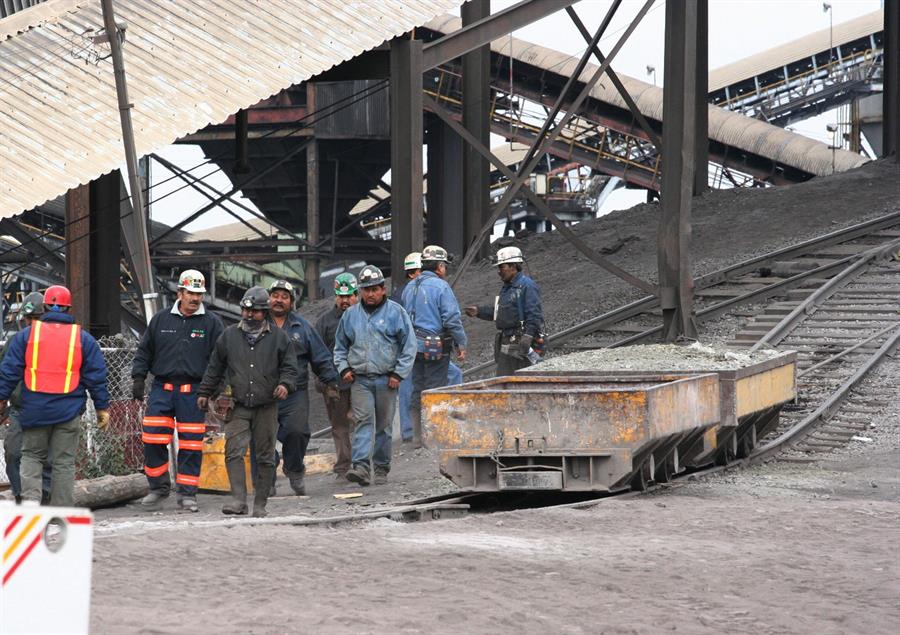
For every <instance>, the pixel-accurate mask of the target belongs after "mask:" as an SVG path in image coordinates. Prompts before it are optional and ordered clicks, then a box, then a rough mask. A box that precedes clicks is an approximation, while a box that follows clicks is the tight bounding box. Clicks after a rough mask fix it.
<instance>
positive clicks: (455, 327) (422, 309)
mask: <svg viewBox="0 0 900 635" xmlns="http://www.w3.org/2000/svg"><path fill="white" fill-rule="evenodd" d="M403 308H405V309H406V312H407V313H409V317H410V319H411V320H412V322H413V328H414V329H415V330H416V332H417V333H420V332H424V333H425V334H426V335H441V334H443V333H445V332H447V333H449V334H450V335H451V336H452V337H453V341H454V342H455V343H456V346H457V347H458V348H461V349H465V348H466V344H467V339H466V331H465V330H464V329H463V325H462V316H461V315H460V311H459V302H457V301H456V296H455V295H453V289H451V288H450V285H449V284H447V283H446V282H444V281H443V280H441V279H440V278H439V277H438V276H437V275H436V274H435V273H434V272H431V271H423V272H422V274H421V275H420V276H419V277H418V278H416V279H415V280H412V281H410V282H409V284H407V285H406V288H404V289H403Z"/></svg>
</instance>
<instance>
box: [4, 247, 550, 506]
mask: <svg viewBox="0 0 900 635" xmlns="http://www.w3.org/2000/svg"><path fill="white" fill-rule="evenodd" d="M450 260H451V259H450V256H449V254H448V253H447V251H446V250H445V249H443V248H442V247H440V246H437V245H431V246H428V247H425V248H424V249H423V250H422V252H414V253H411V254H409V255H408V256H407V257H406V259H405V261H404V273H405V280H402V281H399V280H398V281H397V282H395V283H394V285H393V289H392V292H391V294H390V297H389V296H388V293H387V290H386V288H385V278H384V274H383V273H382V271H381V270H380V269H379V268H378V267H376V266H373V265H366V266H365V267H363V268H362V269H361V270H360V271H359V274H358V275H357V276H354V275H352V274H351V273H342V274H340V275H338V276H337V277H336V278H335V280H334V304H333V306H332V307H331V308H330V309H328V310H327V311H326V312H325V313H323V314H322V315H321V316H320V317H319V318H318V320H317V322H316V323H315V325H314V326H313V325H312V324H310V322H308V321H307V320H306V319H305V318H303V317H302V316H301V315H300V314H299V313H298V312H297V311H296V310H295V307H296V305H297V302H298V300H299V298H298V297H297V295H296V292H295V289H294V287H293V286H292V285H291V283H289V282H287V281H284V280H278V281H276V282H274V283H272V284H271V285H270V286H269V288H268V289H265V288H263V287H252V288H250V289H249V290H248V291H247V292H246V293H245V294H244V296H243V298H242V299H241V301H240V307H241V319H240V321H239V322H237V323H236V324H234V325H231V326H228V327H227V328H226V327H224V326H223V323H222V321H221V319H220V318H219V317H218V316H216V315H215V314H214V313H212V312H210V311H208V310H207V308H206V306H205V305H204V303H203V298H204V294H205V293H206V281H205V278H204V276H203V274H202V273H200V272H199V271H196V270H193V269H190V270H187V271H184V272H183V273H182V274H181V275H180V277H179V279H178V284H177V289H178V291H177V299H176V302H175V304H174V305H173V306H172V307H171V308H169V309H163V310H162V311H160V312H158V313H157V314H156V315H154V316H153V317H152V318H151V320H150V323H149V324H148V326H147V329H146V331H145V332H144V334H143V336H142V338H141V340H140V344H139V345H138V349H137V352H136V354H135V357H134V361H133V364H132V368H131V378H132V397H133V399H134V400H136V401H138V402H143V401H144V399H145V398H146V409H145V411H144V416H143V425H142V434H141V439H142V442H143V449H144V472H145V473H146V476H147V480H148V483H149V494H147V495H146V496H145V497H144V498H143V499H142V500H141V503H140V505H141V508H143V509H145V510H147V511H155V510H159V509H161V508H162V505H163V504H164V501H165V500H166V499H167V498H168V496H169V495H170V493H171V489H172V483H171V477H170V474H171V473H172V472H173V469H172V466H171V465H170V454H169V445H170V444H171V443H172V442H173V440H174V439H177V457H176V459H175V466H174V473H175V501H176V504H177V506H178V507H180V508H181V509H183V510H186V511H192V512H196V511H198V505H197V490H198V488H199V486H200V471H201V465H202V460H203V447H204V437H205V435H206V433H207V413H208V412H210V411H212V412H213V413H215V415H216V416H218V418H220V420H221V421H222V422H223V428H224V434H225V469H226V471H227V474H228V480H229V487H230V494H231V496H230V499H229V500H228V502H226V503H225V505H223V507H222V512H223V513H224V514H230V515H245V514H248V513H250V512H251V508H250V507H249V506H248V489H249V485H250V484H248V483H247V479H246V474H247V471H246V464H245V456H246V455H247V454H248V451H249V453H250V458H251V465H252V469H251V475H252V487H253V494H254V496H253V506H252V514H253V515H254V516H256V517H263V516H266V513H267V512H266V504H267V501H268V499H269V497H270V496H272V495H273V494H275V493H276V489H275V481H276V469H277V467H278V465H279V463H280V464H281V466H282V471H283V473H284V475H285V476H286V477H287V480H288V482H289V483H290V488H291V491H292V492H293V494H295V495H298V496H303V495H305V494H306V485H305V482H304V476H305V465H304V459H305V457H306V452H307V446H308V444H309V441H310V438H311V428H310V424H309V405H310V402H309V369H310V368H311V369H312V371H313V373H314V374H315V382H314V386H315V390H316V391H317V392H318V393H319V394H321V395H322V398H323V400H324V404H325V408H326V411H327V413H328V418H329V422H330V424H331V434H332V437H333V439H334V446H335V463H334V468H333V471H334V473H335V474H336V475H337V478H338V479H342V480H347V481H349V482H352V483H356V484H358V485H361V486H367V485H370V484H372V483H374V484H376V485H377V484H383V483H386V482H387V479H388V474H389V472H390V469H391V441H392V439H391V428H392V423H393V420H394V415H395V412H396V411H397V408H398V402H399V415H400V429H401V436H402V438H403V441H404V443H407V442H408V443H412V444H413V446H414V447H416V448H418V447H422V446H423V433H422V415H421V396H422V392H423V391H425V390H429V389H432V388H440V387H443V386H448V385H453V384H457V383H460V382H461V381H462V372H461V370H460V368H459V366H457V365H456V364H454V363H453V361H452V360H451V357H452V356H454V355H455V356H456V359H457V361H458V362H464V361H465V359H466V356H467V348H468V338H467V336H466V331H465V329H464V327H463V322H462V313H463V311H461V310H460V306H459V303H458V301H457V299H456V296H455V295H454V293H453V290H452V289H451V287H450V285H449V284H448V282H447V280H446V277H447V272H448V267H449V266H450ZM495 262H496V266H497V272H498V274H499V276H500V278H501V280H502V282H503V285H502V287H501V290H500V294H499V295H498V296H497V297H496V298H495V301H494V303H493V304H492V305H485V306H468V307H465V311H464V312H465V313H466V314H467V315H468V316H470V317H477V318H481V319H484V320H490V321H493V322H494V324H495V325H496V328H497V334H496V338H495V342H494V359H495V361H496V364H497V374H498V375H507V374H511V373H513V372H515V371H516V370H517V369H519V368H523V367H526V366H528V365H530V364H531V363H533V361H535V360H536V359H538V358H539V356H540V355H542V354H543V328H544V322H543V314H542V309H541V300H540V291H539V289H538V286H537V284H536V283H535V282H534V280H532V279H531V278H530V277H528V276H527V275H525V273H523V266H524V258H523V255H522V252H521V250H520V249H518V248H517V247H504V248H501V249H500V250H498V252H497V254H496V261H495ZM396 277H397V278H399V276H396ZM71 306H72V301H71V294H70V292H69V290H68V289H66V288H65V287H62V286H53V287H50V288H49V289H47V291H46V292H45V293H44V294H43V295H41V294H39V293H32V294H30V295H28V296H27V297H26V298H24V299H23V301H22V303H21V305H20V310H19V318H20V330H19V331H18V332H17V333H16V334H15V335H14V336H13V337H11V338H10V339H9V341H8V342H7V344H6V346H5V347H4V349H3V351H2V363H0V409H2V410H3V411H4V413H5V415H4V416H5V419H6V421H7V423H8V425H9V429H8V432H7V436H6V441H5V443H4V451H5V454H6V456H5V458H6V469H7V474H8V476H9V480H10V485H11V489H12V491H13V494H14V495H15V497H16V500H26V501H35V502H39V501H43V502H44V503H49V504H52V505H61V506H71V505H73V502H74V493H73V492H74V478H75V455H76V451H77V449H78V444H79V431H80V424H81V417H82V415H83V414H84V412H85V408H86V402H87V394H88V393H89V394H90V397H91V399H92V400H93V404H94V407H95V409H96V412H97V424H98V428H99V429H100V430H101V432H102V431H103V430H104V429H105V428H106V426H107V425H108V422H109V418H110V417H109V410H108V408H109V395H108V391H107V369H106V365H105V362H104V360H103V355H102V353H101V351H100V347H99V345H98V344H97V342H96V340H95V339H94V338H93V337H91V335H90V334H89V333H87V332H86V331H85V330H84V329H83V328H82V327H81V326H80V325H78V324H76V323H75V321H74V319H73V317H72V315H71V314H70V308H71ZM148 377H152V382H151V383H150V384H149V386H148V385H147V381H148ZM148 388H149V390H148ZM7 405H8V407H7ZM277 442H280V444H281V452H280V455H279V452H278V450H277V447H278V443H277Z"/></svg>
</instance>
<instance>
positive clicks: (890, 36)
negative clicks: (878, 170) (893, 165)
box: [881, 0, 900, 161]
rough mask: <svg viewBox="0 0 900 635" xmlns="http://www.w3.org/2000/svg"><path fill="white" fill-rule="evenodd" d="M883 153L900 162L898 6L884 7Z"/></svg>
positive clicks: (893, 0)
mask: <svg viewBox="0 0 900 635" xmlns="http://www.w3.org/2000/svg"><path fill="white" fill-rule="evenodd" d="M881 111H882V113H883V115H882V116H883V121H882V131H883V132H882V134H883V135H884V145H883V149H882V151H883V153H884V156H886V157H888V156H891V155H893V156H894V157H896V159H897V160H898V161H900V2H897V0H888V1H887V2H885V3H884V96H883V98H882V109H881Z"/></svg>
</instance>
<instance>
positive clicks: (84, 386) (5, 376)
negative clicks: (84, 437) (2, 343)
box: [0, 311, 109, 428]
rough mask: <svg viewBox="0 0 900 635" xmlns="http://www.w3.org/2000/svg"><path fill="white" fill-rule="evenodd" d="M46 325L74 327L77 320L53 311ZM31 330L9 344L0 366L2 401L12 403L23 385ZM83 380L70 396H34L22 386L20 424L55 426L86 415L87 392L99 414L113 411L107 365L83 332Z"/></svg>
mask: <svg viewBox="0 0 900 635" xmlns="http://www.w3.org/2000/svg"><path fill="white" fill-rule="evenodd" d="M43 321H44V322H64V323H66V324H74V323H75V318H74V317H72V316H71V315H69V314H68V313H60V312H56V311H51V312H50V313H45V314H44V317H43ZM29 337H31V327H30V326H29V327H26V328H25V329H24V330H22V331H19V332H18V333H16V334H15V335H14V336H13V338H12V339H11V340H10V341H9V347H8V348H7V351H6V356H5V357H4V358H3V363H2V364H0V400H6V399H9V396H10V394H12V392H13V390H15V388H16V386H17V385H18V384H19V382H21V381H22V379H23V377H24V376H25V349H26V348H27V347H28V338H29ZM80 375H81V380H80V381H79V382H78V386H77V387H76V388H75V390H73V391H72V392H69V393H62V394H57V393H47V392H34V391H32V390H29V389H28V387H27V386H25V385H24V383H23V385H22V406H21V415H20V419H19V421H20V423H21V424H22V427H23V428H37V427H39V426H52V425H56V424H57V423H65V422H66V421H71V420H72V419H74V418H75V417H77V416H78V415H80V414H82V413H83V412H84V408H85V403H86V402H87V392H86V390H87V391H90V393H91V398H92V399H93V400H94V406H95V407H96V408H97V410H106V409H107V408H109V392H108V391H107V388H106V361H104V359H103V353H102V352H101V351H100V346H99V345H98V344H97V340H95V339H94V338H93V336H91V334H90V333H88V332H87V331H85V330H84V329H83V328H82V329H81V370H80Z"/></svg>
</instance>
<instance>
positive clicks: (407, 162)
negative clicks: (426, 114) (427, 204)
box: [391, 38, 424, 275]
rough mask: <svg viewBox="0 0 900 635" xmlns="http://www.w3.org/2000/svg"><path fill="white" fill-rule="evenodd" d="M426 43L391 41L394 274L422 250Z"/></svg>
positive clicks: (419, 41)
mask: <svg viewBox="0 0 900 635" xmlns="http://www.w3.org/2000/svg"><path fill="white" fill-rule="evenodd" d="M422 118H423V115H422V41H421V40H410V39H406V38H396V39H394V40H392V41H391V273H392V275H397V274H398V273H400V272H402V271H403V258H404V257H405V256H406V254H408V253H409V252H411V251H419V250H421V249H422V231H423V225H424V222H423V215H424V210H423V208H422V206H423V199H422V177H423V174H422V141H423V131H422Z"/></svg>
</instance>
